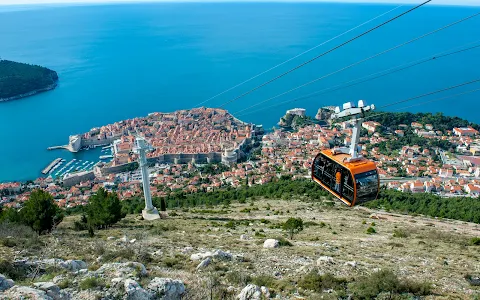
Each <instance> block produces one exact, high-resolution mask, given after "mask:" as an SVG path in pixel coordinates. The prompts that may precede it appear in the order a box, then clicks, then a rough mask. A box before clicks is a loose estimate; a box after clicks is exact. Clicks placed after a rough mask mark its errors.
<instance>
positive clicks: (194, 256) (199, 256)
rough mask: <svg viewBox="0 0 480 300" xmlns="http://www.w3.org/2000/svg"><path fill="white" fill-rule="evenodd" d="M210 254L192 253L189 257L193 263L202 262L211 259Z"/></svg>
mask: <svg viewBox="0 0 480 300" xmlns="http://www.w3.org/2000/svg"><path fill="white" fill-rule="evenodd" d="M212 255H213V254H212V252H209V251H208V252H204V253H194V254H192V255H190V259H191V260H193V261H197V260H203V259H205V258H207V257H212Z"/></svg>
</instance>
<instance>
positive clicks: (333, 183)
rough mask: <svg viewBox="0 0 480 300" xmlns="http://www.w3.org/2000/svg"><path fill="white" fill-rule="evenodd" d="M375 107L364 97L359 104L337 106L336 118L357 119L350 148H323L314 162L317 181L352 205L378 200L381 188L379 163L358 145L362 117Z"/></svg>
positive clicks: (313, 172) (349, 103)
mask: <svg viewBox="0 0 480 300" xmlns="http://www.w3.org/2000/svg"><path fill="white" fill-rule="evenodd" d="M374 109H375V106H374V105H367V104H366V102H365V101H363V100H360V101H358V106H357V105H355V104H354V103H353V102H347V103H345V104H343V110H342V109H341V108H340V107H336V108H335V113H334V114H333V115H332V117H331V118H332V119H333V120H337V119H343V118H349V119H350V121H351V122H353V134H352V137H351V138H352V141H351V143H350V147H335V148H333V149H328V150H323V151H321V152H320V153H318V154H317V156H316V157H315V159H314V161H313V163H312V179H313V181H314V182H316V183H318V184H319V185H320V186H321V187H323V188H324V189H325V190H326V191H328V192H329V193H331V194H332V195H333V196H334V197H335V198H337V199H339V200H340V201H342V202H343V203H344V204H346V205H348V206H355V205H356V204H359V203H362V202H366V201H370V200H374V199H376V198H377V196H378V192H379V189H380V181H379V177H378V171H377V166H376V164H375V163H374V162H373V161H370V160H368V159H366V158H364V157H363V156H361V155H360V154H359V153H360V151H359V146H358V142H359V140H360V130H361V125H362V117H363V115H364V113H365V112H367V111H371V110H374Z"/></svg>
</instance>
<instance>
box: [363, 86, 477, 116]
mask: <svg viewBox="0 0 480 300" xmlns="http://www.w3.org/2000/svg"><path fill="white" fill-rule="evenodd" d="M478 91H480V88H479V89H474V90H469V91H466V92H462V93H458V94H454V95H450V96H445V97H442V98H439V99H434V100H428V101H425V102H421V103H417V104H413V105H410V106H406V107H401V108H397V109H394V110H393V111H400V110H404V109H408V108H412V107H415V106H421V105H425V104H428V103H432V102H437V101H441V100H445V99H450V98H454V97H459V96H463V95H467V94H471V93H475V92H478ZM389 113H390V112H383V113H378V114H375V115H372V116H368V117H365V118H362V120H364V121H366V120H370V119H374V118H376V117H379V116H382V115H386V114H389Z"/></svg>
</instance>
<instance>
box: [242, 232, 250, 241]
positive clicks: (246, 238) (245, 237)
mask: <svg viewBox="0 0 480 300" xmlns="http://www.w3.org/2000/svg"><path fill="white" fill-rule="evenodd" d="M240 239H241V240H242V241H248V240H249V239H250V237H249V236H248V235H246V234H242V235H241V236H240Z"/></svg>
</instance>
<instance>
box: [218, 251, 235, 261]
mask: <svg viewBox="0 0 480 300" xmlns="http://www.w3.org/2000/svg"><path fill="white" fill-rule="evenodd" d="M213 258H214V259H219V260H232V258H233V255H232V254H231V253H228V252H225V251H222V250H216V251H215V252H214V253H213Z"/></svg>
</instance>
